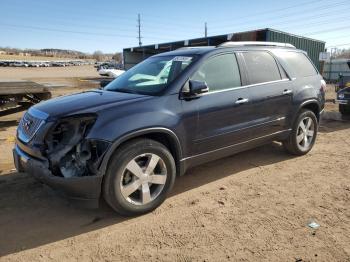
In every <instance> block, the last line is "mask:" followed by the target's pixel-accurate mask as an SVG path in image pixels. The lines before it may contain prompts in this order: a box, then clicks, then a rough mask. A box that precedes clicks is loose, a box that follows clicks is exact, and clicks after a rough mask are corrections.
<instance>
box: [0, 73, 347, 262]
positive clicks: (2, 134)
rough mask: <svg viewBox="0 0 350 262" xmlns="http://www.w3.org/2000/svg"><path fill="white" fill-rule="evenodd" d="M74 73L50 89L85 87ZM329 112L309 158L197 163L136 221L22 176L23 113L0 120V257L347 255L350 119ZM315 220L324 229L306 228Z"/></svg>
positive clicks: (275, 148) (251, 154)
mask: <svg viewBox="0 0 350 262" xmlns="http://www.w3.org/2000/svg"><path fill="white" fill-rule="evenodd" d="M60 69H61V68H59V70H60ZM0 70H1V69H0ZM69 74H70V73H69ZM1 75H2V73H1V72H0V79H1ZM90 76H91V77H95V75H90ZM35 77H36V76H35ZM35 77H34V78H35ZM45 77H47V76H45ZM69 77H70V76H66V77H65V78H64V79H61V80H59V83H62V82H71V85H78V88H75V87H74V86H73V87H72V86H71V85H70V86H68V87H66V88H63V87H61V88H58V87H57V88H53V89H52V90H53V92H54V95H55V96H56V95H62V94H65V93H70V92H73V91H76V90H83V89H84V88H83V86H84V82H81V81H80V80H77V79H76V78H74V79H70V78H69ZM75 77H76V76H75ZM82 77H87V76H82ZM31 78H33V76H32V77H31ZM53 78H55V77H53ZM43 81H44V82H45V81H47V79H44V80H43ZM50 81H53V80H52V79H51V80H50ZM53 82H54V81H53ZM77 83H78V84H77ZM327 97H328V99H332V98H334V92H333V89H332V87H329V90H328V92H327ZM326 111H327V112H326V114H325V116H324V119H323V120H322V122H321V126H320V130H319V136H318V139H317V142H316V145H315V147H314V149H313V150H312V151H311V152H310V153H309V154H308V155H306V156H303V157H294V156H290V155H288V154H286V153H285V152H284V150H283V148H282V146H281V145H280V144H279V143H271V144H269V145H266V146H263V147H260V148H257V149H254V150H250V151H247V152H243V153H240V154H237V155H234V156H231V157H228V158H225V159H221V160H218V161H215V162H211V163H208V164H205V165H202V166H199V167H197V168H195V169H192V170H190V171H189V172H187V174H186V175H185V176H183V177H179V178H178V179H177V181H176V183H175V187H174V190H173V192H172V193H171V196H170V197H169V198H168V199H167V200H166V201H165V203H164V204H163V205H162V206H161V207H159V208H158V209H157V210H155V211H154V212H152V213H150V214H146V215H143V216H140V217H135V218H123V217H120V216H118V215H116V214H115V213H114V212H113V211H112V210H111V209H110V208H109V207H108V206H107V205H106V204H105V203H104V202H103V201H101V207H100V208H99V209H97V210H87V209H81V208H77V207H74V206H72V205H71V204H70V203H69V202H68V201H67V200H65V199H64V198H61V197H60V196H59V195H57V194H56V193H54V192H53V191H52V190H51V189H50V188H48V187H47V186H45V185H42V184H40V183H38V182H36V181H35V180H34V179H33V178H31V177H29V176H28V175H26V174H18V173H16V172H15V171H14V170H13V164H12V156H11V149H12V147H13V139H14V135H15V126H16V125H17V120H18V119H19V118H20V116H21V114H19V113H18V114H15V115H12V116H7V117H3V118H1V119H0V125H1V126H0V128H1V129H0V152H1V153H0V170H1V174H0V232H1V235H0V255H1V258H0V261H24V262H27V261H350V161H349V160H350V157H349V156H350V142H349V135H350V120H347V119H343V118H341V117H340V115H339V114H338V113H337V108H336V105H334V104H332V103H327V109H326ZM310 220H314V221H316V222H317V223H318V224H320V228H319V229H317V230H314V229H311V228H309V227H307V223H308V222H309V221H310Z"/></svg>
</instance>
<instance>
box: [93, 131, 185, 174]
mask: <svg viewBox="0 0 350 262" xmlns="http://www.w3.org/2000/svg"><path fill="white" fill-rule="evenodd" d="M138 138H148V139H153V140H155V141H157V142H159V143H161V144H163V145H164V146H165V147H166V148H168V150H169V151H170V153H171V154H172V155H173V157H174V160H175V165H176V173H177V175H181V174H183V171H182V170H183V167H182V165H181V161H180V159H181V158H182V149H181V143H180V140H179V138H178V137H177V135H176V134H175V133H174V132H173V131H171V130H170V129H167V128H163V127H153V128H147V129H142V130H136V131H134V132H131V133H129V134H127V135H125V136H122V137H121V138H119V139H117V140H115V141H114V142H113V143H112V144H111V146H110V148H109V149H108V151H107V152H106V154H105V156H104V158H103V160H102V163H101V165H100V168H99V171H100V173H101V174H102V175H104V174H105V173H106V170H107V166H108V163H109V161H110V159H111V157H112V155H113V154H114V153H115V152H116V150H118V148H120V146H122V145H123V144H125V143H127V142H129V141H131V140H133V139H138Z"/></svg>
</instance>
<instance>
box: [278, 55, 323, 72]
mask: <svg viewBox="0 0 350 262" xmlns="http://www.w3.org/2000/svg"><path fill="white" fill-rule="evenodd" d="M277 55H279V57H281V59H283V60H285V61H286V62H287V64H288V66H290V67H291V68H292V70H294V72H295V74H296V76H299V77H307V76H315V75H317V71H316V69H315V67H314V66H313V65H312V63H311V61H310V60H309V58H307V56H306V55H305V54H304V53H301V52H278V53H277Z"/></svg>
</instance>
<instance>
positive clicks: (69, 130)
mask: <svg viewBox="0 0 350 262" xmlns="http://www.w3.org/2000/svg"><path fill="white" fill-rule="evenodd" d="M95 120H96V116H95V115H77V116H72V117H67V118H63V119H61V120H59V121H58V122H57V124H55V125H54V126H53V127H52V128H51V130H50V131H49V132H48V134H47V136H46V139H45V143H46V145H47V150H46V155H47V157H48V159H49V163H50V169H51V171H52V173H53V174H54V175H58V176H63V177H76V176H85V175H91V174H95V173H96V172H97V166H98V162H99V159H100V158H101V157H102V155H103V154H104V151H105V150H106V149H107V147H108V144H107V143H106V142H103V141H96V140H87V139H85V137H86V135H87V134H88V132H89V131H90V129H91V128H92V126H93V124H94V123H95Z"/></svg>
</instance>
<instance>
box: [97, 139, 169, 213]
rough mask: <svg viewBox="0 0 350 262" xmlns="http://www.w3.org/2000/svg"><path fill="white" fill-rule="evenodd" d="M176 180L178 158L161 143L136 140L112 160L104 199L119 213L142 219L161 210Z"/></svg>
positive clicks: (107, 173) (119, 151) (129, 143)
mask: <svg viewBox="0 0 350 262" xmlns="http://www.w3.org/2000/svg"><path fill="white" fill-rule="evenodd" d="M175 176H176V168H175V162H174V158H173V157H172V155H171V153H170V152H169V150H168V149H167V148H166V147H165V146H164V145H162V144H161V143H159V142H157V141H154V140H150V139H136V140H132V141H130V142H128V143H127V144H125V145H124V146H122V147H121V148H120V149H119V150H118V151H117V152H116V153H115V154H114V156H113V157H112V158H111V161H110V163H109V166H108V168H107V172H106V177H105V180H104V197H105V200H106V201H107V203H108V204H109V205H110V206H111V207H112V208H113V209H114V210H116V211H117V212H118V213H120V214H122V215H126V216H133V215H140V214H143V213H146V212H150V211H152V210H153V209H155V208H157V207H158V206H159V205H160V204H161V203H162V202H163V201H164V200H165V199H166V196H167V194H168V192H169V191H170V190H171V188H172V186H173V184H174V181H175Z"/></svg>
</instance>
